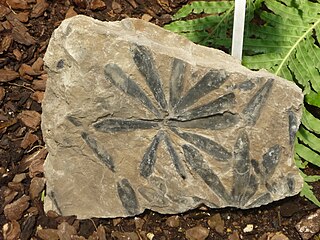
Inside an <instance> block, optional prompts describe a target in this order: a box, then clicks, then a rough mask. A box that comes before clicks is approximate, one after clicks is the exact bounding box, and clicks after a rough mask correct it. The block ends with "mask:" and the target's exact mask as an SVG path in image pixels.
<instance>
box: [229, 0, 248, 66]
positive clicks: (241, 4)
mask: <svg viewBox="0 0 320 240" xmlns="http://www.w3.org/2000/svg"><path fill="white" fill-rule="evenodd" d="M245 16H246V0H235V6H234V20H233V33H232V48H231V55H232V56H233V57H235V58H237V59H239V60H240V61H241V59H242V46H243V32H244V20H245Z"/></svg>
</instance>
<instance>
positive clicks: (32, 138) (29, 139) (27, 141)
mask: <svg viewBox="0 0 320 240" xmlns="http://www.w3.org/2000/svg"><path fill="white" fill-rule="evenodd" d="M38 140H39V138H38V136H37V135H35V134H32V133H31V131H29V132H27V133H26V135H25V136H24V138H23V139H22V141H21V144H20V147H21V148H23V149H26V148H28V147H30V146H32V145H33V144H34V143H35V142H36V141H38Z"/></svg>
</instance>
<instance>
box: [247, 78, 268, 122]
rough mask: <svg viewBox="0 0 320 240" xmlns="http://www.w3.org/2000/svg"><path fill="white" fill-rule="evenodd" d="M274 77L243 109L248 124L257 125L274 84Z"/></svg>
mask: <svg viewBox="0 0 320 240" xmlns="http://www.w3.org/2000/svg"><path fill="white" fill-rule="evenodd" d="M273 81H274V80H273V79H269V80H268V81H267V82H266V83H265V84H264V85H263V86H262V87H261V88H260V89H259V90H258V91H257V92H256V94H255V95H254V96H253V97H252V98H251V99H250V101H249V103H248V104H247V106H246V107H245V108H244V110H243V112H242V113H243V114H244V117H245V119H246V120H247V123H248V125H251V126H252V125H255V124H256V122H257V120H258V119H259V117H260V113H261V109H262V108H263V106H264V103H265V102H266V100H267V98H268V96H269V93H270V91H271V88H272V85H273Z"/></svg>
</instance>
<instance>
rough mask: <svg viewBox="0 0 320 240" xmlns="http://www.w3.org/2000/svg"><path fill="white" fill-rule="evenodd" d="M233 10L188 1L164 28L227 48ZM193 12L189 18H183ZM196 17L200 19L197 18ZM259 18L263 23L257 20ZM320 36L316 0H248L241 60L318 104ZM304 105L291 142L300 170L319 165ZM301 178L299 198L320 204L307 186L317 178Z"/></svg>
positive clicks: (226, 4)
mask: <svg viewBox="0 0 320 240" xmlns="http://www.w3.org/2000/svg"><path fill="white" fill-rule="evenodd" d="M233 10H234V1H218V2H216V1H211V2H204V1H199V2H192V3H191V4H188V5H186V6H184V7H183V8H181V9H180V10H179V11H178V12H177V13H176V14H175V15H174V17H173V20H174V21H173V22H172V23H170V24H169V25H166V26H165V28H166V29H168V30H171V31H173V32H176V33H179V34H181V35H184V36H186V37H187V38H189V39H190V40H191V41H194V42H196V43H199V44H202V45H205V46H210V47H216V48H219V47H220V48H221V47H222V48H223V49H224V50H229V51H230V45H231V36H230V34H231V32H232V23H233ZM255 14H256V16H259V18H257V17H254V16H255ZM191 15H192V18H193V19H192V20H186V19H187V18H188V17H190V16H191ZM197 15H198V16H202V17H198V18H197V17H196V18H195V16H197ZM257 19H260V20H261V22H263V23H262V24H261V23H260V24H256V20H257ZM319 34H320V2H319V0H318V1H315V0H313V1H310V0H248V1H247V11H246V28H245V39H244V47H243V49H244V58H243V64H244V65H245V66H247V67H249V68H251V69H254V70H258V69H262V68H264V69H267V70H268V71H270V72H272V73H274V74H276V75H278V76H281V77H283V78H286V79H288V80H291V81H294V82H295V83H296V84H297V85H298V86H300V87H301V88H302V89H303V92H304V94H305V103H307V104H308V105H309V106H313V107H317V108H320V46H319V45H320V44H319V42H320V38H319ZM306 106H307V105H306ZM308 109H310V107H304V108H303V116H302V124H301V127H300V129H299V131H298V133H297V139H296V143H295V151H296V152H295V161H296V164H297V166H298V167H299V168H300V169H304V168H306V167H307V164H308V163H309V164H313V165H315V166H318V167H320V138H319V135H320V119H319V118H317V117H316V116H314V115H313V114H312V113H311V112H310V111H308ZM302 176H303V177H304V180H305V183H304V186H303V189H302V191H301V196H305V197H307V198H308V199H309V200H311V201H312V202H313V203H315V204H316V205H318V206H320V202H319V200H318V199H317V198H316V197H315V195H314V194H313V192H312V186H310V185H309V184H308V183H309V182H313V181H319V180H320V177H319V176H307V175H305V174H304V173H302ZM311 180H312V181H311Z"/></svg>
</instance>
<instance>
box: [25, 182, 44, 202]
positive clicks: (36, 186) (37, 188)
mask: <svg viewBox="0 0 320 240" xmlns="http://www.w3.org/2000/svg"><path fill="white" fill-rule="evenodd" d="M45 182H46V180H45V178H43V177H34V178H33V179H32V180H31V184H30V188H29V193H30V197H31V199H35V198H36V197H38V196H39V194H40V193H41V192H42V190H43V188H44V185H45Z"/></svg>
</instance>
